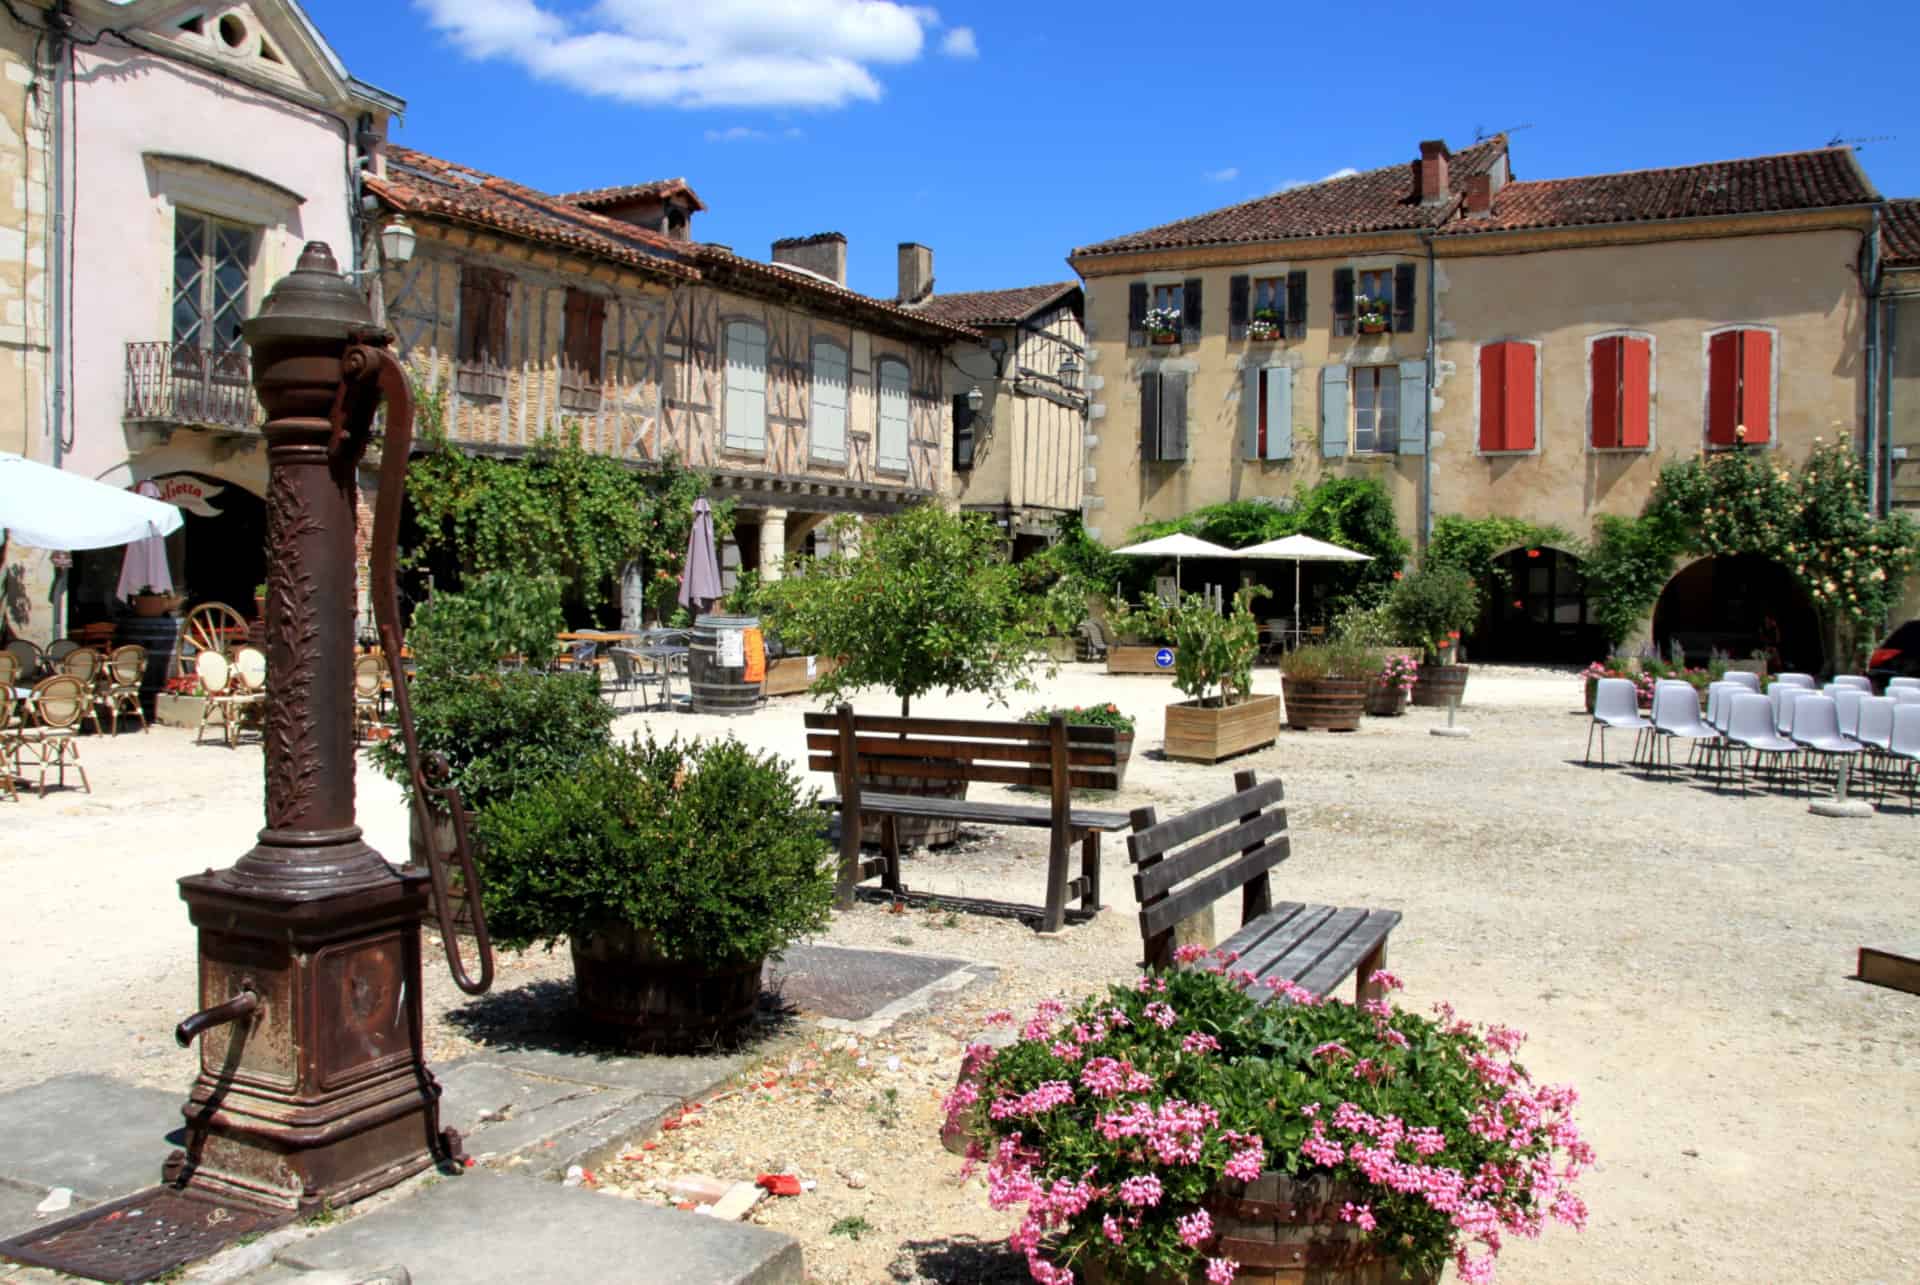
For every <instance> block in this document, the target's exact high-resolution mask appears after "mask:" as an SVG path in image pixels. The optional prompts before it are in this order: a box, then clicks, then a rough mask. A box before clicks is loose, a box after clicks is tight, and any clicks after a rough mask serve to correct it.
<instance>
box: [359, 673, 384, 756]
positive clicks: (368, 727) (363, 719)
mask: <svg viewBox="0 0 1920 1285" xmlns="http://www.w3.org/2000/svg"><path fill="white" fill-rule="evenodd" d="M386 676H387V665H386V661H385V660H383V659H382V658H381V657H380V656H378V655H372V654H370V655H365V656H356V657H354V661H353V734H354V737H355V739H357V740H363V741H365V740H372V739H373V728H374V724H376V723H378V722H379V721H380V685H381V682H382V680H384V679H385V678H386Z"/></svg>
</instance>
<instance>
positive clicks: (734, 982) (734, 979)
mask: <svg viewBox="0 0 1920 1285" xmlns="http://www.w3.org/2000/svg"><path fill="white" fill-rule="evenodd" d="M571 944H572V947H573V989H574V995H575V997H576V998H577V999H578V1000H579V1003H580V1008H581V1011H582V1012H583V1013H585V1014H586V1017H587V1019H588V1020H589V1021H590V1022H592V1023H593V1024H594V1025H595V1026H597V1027H599V1028H600V1029H601V1031H602V1032H604V1033H605V1034H607V1035H608V1036H610V1037H612V1038H614V1039H616V1040H618V1041H619V1042H620V1044H621V1045H623V1046H624V1047H626V1048H630V1049H634V1050H636V1051H640V1052H648V1053H687V1052H694V1051H696V1050H704V1049H710V1048H712V1047H713V1046H715V1045H716V1044H723V1043H725V1042H726V1041H727V1040H729V1039H731V1038H732V1037H733V1036H735V1035H738V1034H739V1033H740V1031H741V1030H743V1029H744V1028H745V1027H746V1025H747V1024H748V1023H749V1022H751V1021H752V1020H753V1012H754V1008H755V1006H756V1005H757V1004H758V1003H759V1000H760V966H761V964H762V963H763V962H764V961H762V960H758V959H756V960H750V961H746V962H739V961H735V962H732V963H726V964H714V963H709V962H696V961H690V960H689V961H681V960H672V959H667V958H665V957H663V956H662V955H661V954H660V953H659V952H658V951H657V950H656V949H654V945H653V937H652V934H651V933H647V932H644V931H642V930H640V929H637V928H633V927H630V926H627V925H601V926H599V927H596V928H593V929H591V930H589V931H587V932H585V933H582V934H581V935H579V936H577V937H575V938H573V940H572V943H571Z"/></svg>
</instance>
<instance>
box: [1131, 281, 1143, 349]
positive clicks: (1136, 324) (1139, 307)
mask: <svg viewBox="0 0 1920 1285" xmlns="http://www.w3.org/2000/svg"><path fill="white" fill-rule="evenodd" d="M1146 342H1147V283H1146V282H1144V281H1135V282H1132V283H1130V284H1129V285H1128V286H1127V347H1129V348H1138V347H1140V346H1142V345H1143V344H1145V343H1146Z"/></svg>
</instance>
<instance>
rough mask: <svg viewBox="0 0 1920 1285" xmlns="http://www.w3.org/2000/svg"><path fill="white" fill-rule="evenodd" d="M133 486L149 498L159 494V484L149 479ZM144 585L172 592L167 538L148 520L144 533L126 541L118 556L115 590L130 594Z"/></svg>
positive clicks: (158, 590) (123, 595) (127, 596)
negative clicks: (130, 541) (124, 551)
mask: <svg viewBox="0 0 1920 1285" xmlns="http://www.w3.org/2000/svg"><path fill="white" fill-rule="evenodd" d="M135 490H136V491H137V492H138V493H139V494H141V495H144V496H146V497H147V498H149V499H153V500H157V499H159V498H160V488H159V487H157V486H155V485H154V484H153V483H151V482H142V483H141V484H140V485H139V486H138V487H136V488H135ZM146 588H152V589H154V590H156V591H157V592H160V593H172V592H173V573H172V572H171V571H169V570H168V569H167V542H166V538H165V537H164V536H162V535H161V534H160V529H159V528H158V527H156V526H154V525H153V524H152V523H151V522H150V523H148V524H147V534H146V535H144V536H142V537H141V538H140V539H138V540H135V541H133V542H132V543H131V544H129V545H127V551H126V554H125V555H124V556H123V557H122V558H121V560H120V583H119V585H118V586H116V588H115V590H114V592H115V593H116V594H118V595H119V596H120V597H122V598H132V597H133V595H134V594H136V593H138V592H140V590H142V589H146Z"/></svg>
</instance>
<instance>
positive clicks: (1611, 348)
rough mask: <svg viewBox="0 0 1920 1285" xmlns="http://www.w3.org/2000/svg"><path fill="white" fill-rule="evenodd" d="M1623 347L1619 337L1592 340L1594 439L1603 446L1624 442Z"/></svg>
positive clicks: (1598, 444) (1620, 444)
mask: <svg viewBox="0 0 1920 1285" xmlns="http://www.w3.org/2000/svg"><path fill="white" fill-rule="evenodd" d="M1620 347H1621V341H1620V340H1619V339H1618V338H1614V339H1596V340H1594V343H1593V429H1592V432H1593V437H1592V441H1593V444H1594V445H1595V446H1597V447H1600V448H1602V449H1605V448H1607V447H1612V446H1623V445H1625V443H1624V442H1622V441H1621V440H1620V433H1621V423H1620V403H1621V397H1620Z"/></svg>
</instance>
